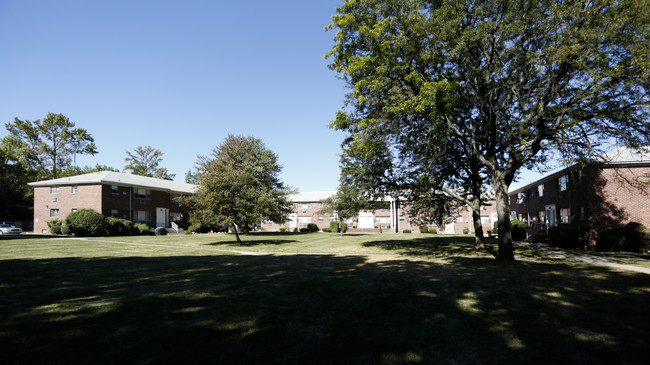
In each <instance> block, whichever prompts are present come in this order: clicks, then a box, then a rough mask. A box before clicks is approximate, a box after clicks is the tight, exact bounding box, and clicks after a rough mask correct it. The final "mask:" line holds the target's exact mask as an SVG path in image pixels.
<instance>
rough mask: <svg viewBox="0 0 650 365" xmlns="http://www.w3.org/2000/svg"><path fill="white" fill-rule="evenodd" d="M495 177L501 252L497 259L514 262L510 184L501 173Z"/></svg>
mask: <svg viewBox="0 0 650 365" xmlns="http://www.w3.org/2000/svg"><path fill="white" fill-rule="evenodd" d="M493 179H494V191H495V194H496V203H497V217H498V220H499V229H498V234H499V252H498V253H497V261H498V262H514V261H515V256H514V253H513V251H512V230H511V228H510V197H509V196H508V184H507V183H506V181H505V179H504V177H503V175H501V174H494V177H493Z"/></svg>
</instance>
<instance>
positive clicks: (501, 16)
mask: <svg viewBox="0 0 650 365" xmlns="http://www.w3.org/2000/svg"><path fill="white" fill-rule="evenodd" d="M649 9H650V3H648V2H647V1H646V2H644V1H636V0H602V1H595V2H585V1H563V2H557V1H553V0H543V1H525V0H518V1H505V0H487V1H482V2H465V1H429V0H402V1H392V0H350V1H346V2H345V3H344V4H343V5H342V6H340V7H339V8H338V9H337V10H338V12H337V14H336V15H334V16H333V23H332V24H331V25H330V28H331V29H336V30H337V33H336V44H335V45H334V47H333V49H332V51H331V52H330V53H329V54H328V57H329V58H330V60H331V61H332V63H331V68H332V69H334V70H336V71H337V72H338V73H339V74H340V75H341V76H342V78H343V79H344V80H345V81H346V82H347V83H348V85H349V87H350V89H351V93H350V94H349V97H348V100H347V103H346V108H345V109H344V110H341V111H340V112H339V113H338V114H337V116H336V120H335V121H334V122H333V123H332V127H333V128H336V129H338V130H342V131H345V132H347V133H348V138H347V139H346V140H345V143H344V158H348V159H349V160H350V161H349V162H346V163H347V164H348V165H349V166H350V169H348V170H347V171H358V172H359V174H367V175H369V176H373V177H377V179H374V178H373V179H360V180H359V179H356V180H355V179H351V181H352V182H353V183H358V184H359V185H360V186H362V187H364V188H366V189H369V190H382V189H383V190H386V189H389V188H392V187H394V186H398V187H399V186H403V185H401V184H400V182H402V181H405V180H407V181H408V179H409V178H411V177H412V176H415V177H421V178H424V179H426V178H427V176H433V177H435V178H442V179H445V176H447V175H446V173H445V174H437V173H436V171H435V170H434V169H436V168H437V166H442V169H443V170H448V169H449V168H450V167H453V166H454V165H455V166H457V169H458V170H465V171H466V173H464V174H465V175H467V174H471V173H474V174H475V175H474V176H475V177H474V178H471V179H474V180H476V179H477V177H476V176H479V177H478V179H482V178H481V177H480V176H482V175H483V173H484V171H485V172H486V173H487V175H488V177H489V179H490V180H491V183H492V185H493V188H494V193H495V196H496V201H497V204H496V208H497V214H498V220H499V222H500V224H499V226H498V230H499V232H498V236H499V252H498V257H497V258H498V259H499V260H500V261H513V260H514V256H513V251H512V238H513V237H512V231H511V223H510V217H509V214H510V212H509V202H508V200H509V197H508V187H509V185H510V184H511V182H512V181H513V179H514V178H515V177H516V175H517V173H518V171H519V170H520V169H521V168H524V167H532V166H534V165H536V164H540V163H543V162H545V161H546V159H547V158H548V157H549V155H550V154H551V153H559V154H561V155H562V156H563V157H565V158H570V159H572V158H589V157H592V156H593V155H595V154H597V153H600V152H602V151H603V149H605V148H608V146H605V145H603V146H602V148H601V146H599V145H598V143H599V141H615V143H619V144H627V145H632V146H638V145H640V144H647V143H648V142H649V136H650V126H649V124H648V122H647V121H648V115H649V113H650V111H649V109H648V108H647V105H648V103H649V102H650V95H649V93H648V89H649V86H650V77H648V76H649V75H648V72H649V70H650V54H649V52H650V47H649V46H648V45H649V43H650V32H648V31H647V29H648V27H649V26H650V17H648V15H647V14H648V13H649ZM446 151H447V152H448V153H445V152H446ZM444 156H447V157H444ZM443 158H450V159H451V163H443V164H442V165H439V162H440V161H443V160H442V159H443ZM427 161H430V162H431V163H428V162H427ZM476 174H478V175H476ZM448 176H450V177H451V178H450V180H448V181H446V182H448V183H449V184H451V185H454V184H455V183H456V182H457V181H458V178H459V177H463V176H459V175H457V174H449V175H448ZM468 176H469V175H468ZM344 178H345V177H344ZM416 181H417V179H416ZM475 182H478V181H475ZM431 187H432V189H435V187H436V186H435V185H431ZM461 187H462V188H464V189H466V188H467V187H468V186H467V184H463V185H461ZM470 187H471V186H470ZM434 192H435V190H434ZM468 193H471V191H469V192H468Z"/></svg>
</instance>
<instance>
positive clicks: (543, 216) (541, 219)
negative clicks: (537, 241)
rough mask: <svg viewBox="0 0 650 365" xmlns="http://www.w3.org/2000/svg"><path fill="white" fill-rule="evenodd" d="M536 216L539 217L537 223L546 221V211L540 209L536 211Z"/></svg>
mask: <svg viewBox="0 0 650 365" xmlns="http://www.w3.org/2000/svg"><path fill="white" fill-rule="evenodd" d="M537 218H538V219H539V223H546V211H545V210H540V211H539V212H537Z"/></svg>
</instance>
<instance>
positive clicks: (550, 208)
mask: <svg viewBox="0 0 650 365" xmlns="http://www.w3.org/2000/svg"><path fill="white" fill-rule="evenodd" d="M556 217H557V215H556V214H555V205H547V206H546V222H547V225H548V227H555V226H556V225H557V218H556Z"/></svg>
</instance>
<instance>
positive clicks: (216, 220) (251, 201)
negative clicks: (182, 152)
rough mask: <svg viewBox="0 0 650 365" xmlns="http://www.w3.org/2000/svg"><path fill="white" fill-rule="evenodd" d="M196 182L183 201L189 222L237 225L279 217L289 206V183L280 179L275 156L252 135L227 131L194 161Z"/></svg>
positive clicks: (277, 219)
mask: <svg viewBox="0 0 650 365" xmlns="http://www.w3.org/2000/svg"><path fill="white" fill-rule="evenodd" d="M197 165H198V166H197V178H198V180H199V182H200V185H199V188H198V190H197V192H196V194H195V195H194V196H192V197H190V198H188V199H187V200H186V201H185V203H186V204H188V205H189V206H190V207H191V209H192V212H191V215H190V222H191V223H192V224H200V225H204V226H220V227H223V226H225V225H234V226H235V230H234V231H235V234H236V237H237V241H238V242H241V239H240V238H239V232H238V231H239V229H241V228H242V227H251V226H253V224H254V223H256V222H260V221H273V222H276V223H282V222H284V221H285V220H286V219H287V216H288V215H289V213H290V212H291V202H290V198H289V197H290V194H292V193H293V191H292V190H291V189H289V188H288V187H287V186H285V185H284V183H283V182H282V181H281V180H280V178H279V174H280V172H281V170H282V167H281V166H280V164H279V163H278V157H277V155H276V154H275V153H273V152H272V151H271V150H269V149H267V148H266V146H265V145H264V143H263V142H262V141H261V140H259V139H256V138H253V137H243V136H233V135H229V136H228V137H227V138H226V140H225V141H224V143H223V144H221V145H220V146H218V147H216V148H215V149H213V150H212V154H211V155H210V156H201V157H199V161H198V163H197Z"/></svg>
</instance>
